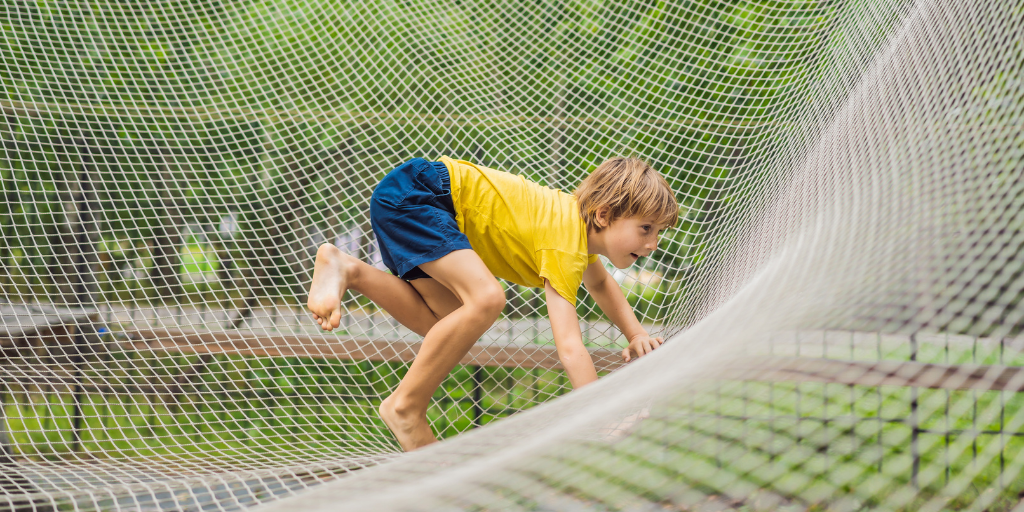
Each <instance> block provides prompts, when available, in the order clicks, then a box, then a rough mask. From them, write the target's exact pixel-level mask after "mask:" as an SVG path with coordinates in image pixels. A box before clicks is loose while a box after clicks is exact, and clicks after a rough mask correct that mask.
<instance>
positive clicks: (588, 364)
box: [551, 319, 597, 389]
mask: <svg viewBox="0 0 1024 512" xmlns="http://www.w3.org/2000/svg"><path fill="white" fill-rule="evenodd" d="M557 324H558V322H556V321H554V319H552V322H551V328H552V331H553V334H554V336H555V348H556V349H558V360H559V361H561V362H562V367H564V368H565V373H566V375H568V377H569V382H570V383H572V388H573V389H579V388H581V387H583V386H585V385H587V384H590V383H591V382H594V381H595V380H597V369H595V368H594V360H593V359H592V358H591V357H590V352H588V351H587V348H586V347H585V346H584V345H583V334H582V333H581V332H580V328H579V323H578V322H577V323H576V324H575V325H576V328H575V329H572V328H571V326H569V325H565V324H563V325H561V326H560V327H558V326H557Z"/></svg>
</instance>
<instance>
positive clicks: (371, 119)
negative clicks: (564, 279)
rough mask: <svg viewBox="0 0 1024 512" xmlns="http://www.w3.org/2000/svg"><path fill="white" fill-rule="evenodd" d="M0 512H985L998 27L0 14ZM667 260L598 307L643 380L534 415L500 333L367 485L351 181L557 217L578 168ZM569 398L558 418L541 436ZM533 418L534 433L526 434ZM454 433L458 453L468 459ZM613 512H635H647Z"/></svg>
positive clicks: (1013, 339)
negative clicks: (645, 349) (402, 178)
mask: <svg viewBox="0 0 1024 512" xmlns="http://www.w3.org/2000/svg"><path fill="white" fill-rule="evenodd" d="M0 25H2V27H3V31H2V34H3V37H2V39H0V44H2V49H0V83H2V92H0V109H2V111H3V114H4V115H3V116H2V117H0V139H2V142H3V151H2V152H0V182H2V187H3V188H2V191H3V193H4V195H5V201H4V202H3V203H2V204H0V237H2V242H3V243H2V244H0V283H2V296H0V318H3V322H2V329H3V330H2V331H0V352H2V356H0V509H14V510H31V509H57V508H61V509H76V510H78V509H117V510H163V509H167V510H177V509H186V510H199V509H203V510H228V509H238V508H245V507H250V506H254V505H263V506H265V507H266V508H268V509H271V508H274V507H278V508H281V509H282V510H293V509H298V508H300V507H301V508H303V509H316V508H325V509H326V508H329V507H330V508H335V507H336V506H337V505H338V504H339V503H345V506H346V507H349V508H352V509H367V510H379V509H391V508H405V509H412V508H415V509H427V510H434V509H438V508H444V507H447V508H472V509H480V508H489V509H502V510H504V509H509V510H512V509H530V510H536V509H539V508H553V509H572V508H592V509H597V510H619V509H631V510H632V509H637V510H640V509H657V508H668V509H680V510H691V509H698V508H701V507H705V506H707V507H714V508H715V509H716V510H720V509H737V510H738V509H744V510H777V509H780V508H792V509H810V508H820V509H835V510H860V509H876V508H877V509H892V510H940V509H961V508H962V509H973V510H982V509H988V510H1011V509H1014V508H1015V507H1019V506H1020V494H1019V493H1021V492H1024V486H1022V483H1021V482H1024V479H1022V478H1021V466H1022V465H1024V407H1022V405H1024V394H1022V393H1021V390H1022V389H1024V371H1020V366H1021V365H1022V364H1024V353H1022V352H1024V341H1022V340H1021V339H1019V338H1017V336H1019V333H1020V331H1021V328H1022V326H1024V306H1022V305H1021V304H1020V302H1021V298H1022V297H1024V279H1022V269H1024V267H1022V266H1021V257H1020V252H1021V247H1022V244H1024V235H1022V226H1024V221H1022V220H1021V219H1022V218H1024V217H1022V208H1021V204H1022V200H1024V194H1022V191H1024V180H1022V179H1021V169H1022V168H1024V165H1022V164H1024V135H1022V133H1024V132H1022V130H1021V119H1022V111H1024V85H1022V80H1024V77H1022V75H1021V67H1022V62H1024V49H1022V43H1021V41H1022V40H1024V38H1022V35H1024V34H1022V32H1024V11H1022V7H1021V6H1020V5H1018V4H1015V3H1014V2H998V1H997V2H987V1H947V0H920V1H917V2H911V1H904V0H850V1H845V2H842V1H831V0H825V1H796V0H793V1H788V0H786V1H776V0H747V1H741V2H719V1H712V0H694V1H676V2H650V1H643V2H633V1H625V2H583V1H580V2H546V1H544V2H473V1H465V0H464V1H456V2H438V1H433V0H425V1H422V2H392V1H387V0H383V1H372V2H344V1H342V2H338V1H331V2H328V1H323V0H293V1H285V0H253V1H213V0H202V1H198V2H152V3H146V2H141V3H135V2H129V3H125V2H117V1H112V0H89V1H80V0H44V1H22V0H10V1H8V2H5V3H4V4H3V5H2V6H0ZM621 154H634V155H639V156H642V157H643V158H645V159H646V160H647V161H649V162H650V163H651V164H652V165H653V166H654V167H655V168H657V169H659V170H660V171H662V172H663V174H665V176H666V178H667V179H668V181H669V183H670V184H671V186H672V187H673V190H675V192H676V198H677V200H678V201H679V203H680V206H681V210H680V222H679V224H678V225H676V226H675V227H673V228H672V229H670V230H669V231H668V232H667V233H666V234H665V235H664V236H663V238H662V240H661V245H660V248H659V251H657V252H656V253H655V254H653V255H652V256H651V257H650V258H646V259H645V260H642V261H641V262H639V264H638V265H637V266H636V267H634V268H631V269H626V270H622V271H619V270H615V269H613V268H612V267H611V266H610V265H609V269H610V270H613V275H614V276H615V278H616V280H617V281H619V282H620V284H621V287H622V288H623V291H624V293H625V295H626V296H627V298H628V299H629V301H630V303H631V304H632V305H633V306H634V309H635V311H636V313H637V315H638V317H639V318H640V319H641V322H642V323H643V324H644V325H645V327H646V328H647V329H648V330H649V331H650V332H651V333H652V334H655V335H662V336H665V337H666V338H669V339H670V341H669V343H667V344H666V345H665V346H663V347H662V348H660V349H658V351H657V352H656V353H654V354H653V355H651V356H649V357H644V358H642V359H640V360H638V361H636V362H634V363H630V364H629V365H623V364H622V363H621V361H620V359H619V358H618V356H617V354H618V352H619V351H620V350H621V348H622V347H623V346H624V340H623V339H622V336H621V333H620V332H618V331H617V330H616V329H615V326H613V325H611V324H610V323H609V322H608V321H607V319H606V318H605V317H604V316H603V315H602V314H601V312H600V310H599V309H598V308H596V307H595V306H594V302H593V299H592V298H590V297H589V296H588V295H587V294H586V291H585V290H581V291H580V296H579V300H578V304H579V305H578V308H577V310H578V314H579V316H580V321H581V326H582V327H583V333H584V340H585V344H586V345H587V347H588V349H589V350H590V351H591V354H592V356H593V358H594V360H595V363H596V365H597V367H598V369H599V371H600V372H601V374H602V375H603V378H602V379H600V380H599V382H598V383H596V384H594V385H592V386H588V387H587V388H586V389H583V390H580V391H578V392H574V393H571V394H567V393H568V391H570V386H569V385H568V381H567V379H566V378H565V376H564V373H563V372H562V369H561V366H560V365H559V363H558V360H557V354H556V352H555V350H554V347H553V342H552V335H551V329H550V324H549V323H548V322H547V320H546V309H545V306H544V301H543V296H542V295H541V294H540V293H539V291H538V290H532V289H527V288H523V287H519V286H517V285H514V284H509V283H504V285H505V286H506V295H507V306H506V309H505V311H504V313H503V314H502V316H501V318H500V319H499V321H498V322H497V323H496V324H495V325H494V327H493V328H491V329H490V330H489V331H488V332H487V333H486V334H485V335H484V336H483V337H482V338H481V339H480V340H479V341H478V343H477V344H476V345H475V346H474V348H473V349H472V350H471V351H470V353H469V354H468V355H467V356H466V358H464V359H463V361H462V362H461V364H460V365H459V366H458V367H457V368H456V369H455V370H454V371H453V372H452V374H451V376H450V377H449V378H448V380H446V381H445V383H444V384H443V385H442V386H441V388H440V389H439V390H438V392H437V394H435V396H434V400H433V402H432V405H431V408H430V411H429V413H428V417H429V419H430V422H431V425H432V427H433V428H434V430H435V431H436V432H437V433H438V435H439V437H441V438H444V439H445V440H446V441H445V442H443V443H440V444H437V445H432V446H430V447H428V448H426V449H423V450H420V451H418V452H414V453H411V454H401V453H400V450H399V449H398V446H397V444H396V443H395V441H394V439H393V438H392V437H391V435H390V434H389V432H388V431H387V429H386V427H385V426H384V425H383V424H382V423H381V422H380V420H379V419H378V418H377V414H376V407H377V405H378V404H379V403H380V400H381V399H382V398H383V397H385V396H387V395H388V394H389V393H390V392H391V390H392V389H394V387H395V386H396V385H397V383H398V382H399V380H400V379H401V377H402V376H403V375H404V372H405V371H406V369H407V368H408V365H409V362H410V361H411V360H412V359H413V357H414V355H415V353H416V350H418V343H419V338H418V337H417V336H415V335H414V334H413V333H411V332H410V331H408V330H407V329H405V328H404V327H403V326H401V325H399V324H398V323H397V322H395V321H394V320H393V319H391V318H390V317H389V316H388V315H386V314H385V313H384V312H382V311H379V310H378V309H377V308H375V306H374V305H373V304H372V303H370V302H369V301H367V300H365V298H363V297H360V296H357V295H352V294H348V295H346V296H345V298H344V303H343V307H344V309H345V312H346V314H345V315H344V317H343V320H342V327H341V328H340V329H339V330H338V331H336V332H333V333H329V334H325V333H323V332H321V331H320V330H319V328H318V327H317V326H316V325H315V323H313V322H312V320H311V319H310V318H309V316H308V314H307V313H306V312H305V311H304V309H303V307H302V306H303V304H304V303H305V297H306V291H307V290H308V285H309V281H310V277H311V274H312V264H313V259H314V254H315V251H316V249H317V247H318V246H319V245H320V244H322V243H333V244H335V245H337V246H338V247H340V248H341V249H342V250H344V251H346V252H348V253H350V254H353V255H357V256H358V257H360V258H361V259H363V260H364V261H367V262H369V263H371V264H375V265H380V256H379V252H378V250H377V246H376V242H375V241H374V239H373V237H372V232H371V231H370V229H369V217H368V203H367V201H368V199H369V195H370V193H371V192H372V190H373V187H374V186H375V184H376V183H377V181H378V180H379V179H380V178H381V177H383V175H384V174H386V172H387V171H388V170H390V169H392V168H394V167H395V166H397V165H398V164H400V163H401V162H403V161H405V160H407V159H409V158H413V157H427V158H436V157H439V156H441V155H448V156H451V157H455V158H462V159H466V160H470V161H473V162H476V163H478V164H481V165H484V166H487V167H492V168H497V169H501V170H505V171H509V172H513V173H517V174H521V175H523V176H526V177H528V178H529V179H532V180H534V181H537V182H539V183H543V184H545V185H548V186H550V187H553V188H559V189H563V190H566V191H570V190H572V189H573V188H574V187H575V185H576V184H577V183H578V182H579V181H580V180H581V179H582V178H583V177H584V176H585V175H586V174H587V173H588V172H589V171H590V170H591V169H593V168H594V167H596V165H597V164H599V163H600V162H602V161H603V160H605V159H606V158H608V157H611V156H615V155H621ZM563 395H565V396H563ZM556 398H557V399H556ZM476 427H483V428H479V429H478V428H476ZM644 507H647V508H644Z"/></svg>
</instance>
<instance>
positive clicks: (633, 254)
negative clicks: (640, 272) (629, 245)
mask: <svg viewBox="0 0 1024 512" xmlns="http://www.w3.org/2000/svg"><path fill="white" fill-rule="evenodd" d="M629 255H630V256H632V257H633V259H634V260H638V259H640V256H637V254H636V253H634V252H631V253H629Z"/></svg>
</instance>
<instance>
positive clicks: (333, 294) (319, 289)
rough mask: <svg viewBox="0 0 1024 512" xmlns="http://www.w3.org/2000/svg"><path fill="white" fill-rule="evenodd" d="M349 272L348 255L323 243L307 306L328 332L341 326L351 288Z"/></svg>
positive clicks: (315, 265) (317, 257)
mask: <svg viewBox="0 0 1024 512" xmlns="http://www.w3.org/2000/svg"><path fill="white" fill-rule="evenodd" d="M349 270H350V266H349V265H347V264H346V262H345V254H344V253H342V252H341V250H340V249H338V248H337V247H335V246H333V245H331V244H323V245H321V246H320V248H319V249H317V251H316V263H314V265H313V282H312V283H311V284H310V285H309V298H308V299H307V300H306V307H308V308H309V310H310V311H312V312H313V319H314V320H316V323H318V324H320V328H321V329H323V330H325V331H330V330H331V329H334V328H336V327H338V326H339V325H341V297H342V295H344V294H345V290H346V289H347V288H348V272H349Z"/></svg>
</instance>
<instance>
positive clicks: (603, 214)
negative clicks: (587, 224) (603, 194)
mask: <svg viewBox="0 0 1024 512" xmlns="http://www.w3.org/2000/svg"><path fill="white" fill-rule="evenodd" d="M609 211H611V208H608V207H607V206H601V207H600V208H598V209H597V211H596V212H594V222H595V223H596V224H597V225H598V227H600V228H606V227H608V224H609V222H608V212H609Z"/></svg>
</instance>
